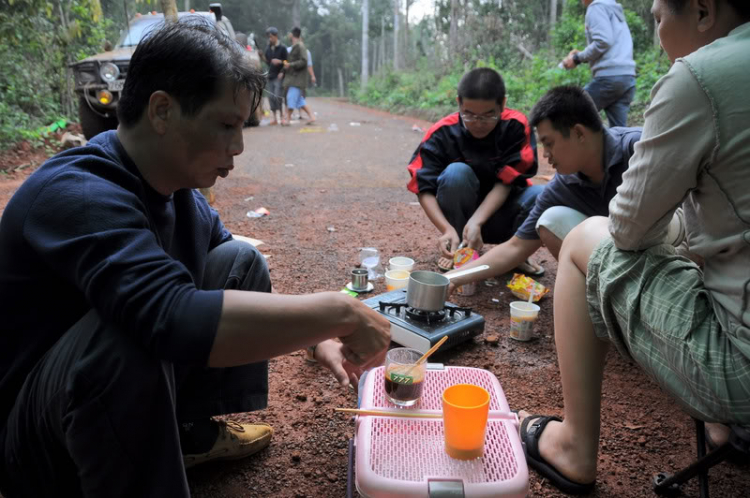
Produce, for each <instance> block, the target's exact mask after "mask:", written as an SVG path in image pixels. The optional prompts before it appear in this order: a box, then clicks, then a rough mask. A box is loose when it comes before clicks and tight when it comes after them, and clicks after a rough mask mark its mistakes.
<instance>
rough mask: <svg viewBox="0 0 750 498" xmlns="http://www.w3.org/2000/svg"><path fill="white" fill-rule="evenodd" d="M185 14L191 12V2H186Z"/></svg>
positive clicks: (187, 0)
mask: <svg viewBox="0 0 750 498" xmlns="http://www.w3.org/2000/svg"><path fill="white" fill-rule="evenodd" d="M185 12H190V0H185Z"/></svg>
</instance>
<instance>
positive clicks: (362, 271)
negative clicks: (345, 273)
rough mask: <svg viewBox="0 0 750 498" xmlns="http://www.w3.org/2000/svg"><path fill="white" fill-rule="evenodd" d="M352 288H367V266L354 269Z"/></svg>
mask: <svg viewBox="0 0 750 498" xmlns="http://www.w3.org/2000/svg"><path fill="white" fill-rule="evenodd" d="M352 290H355V291H363V290H367V268H355V269H353V270H352Z"/></svg>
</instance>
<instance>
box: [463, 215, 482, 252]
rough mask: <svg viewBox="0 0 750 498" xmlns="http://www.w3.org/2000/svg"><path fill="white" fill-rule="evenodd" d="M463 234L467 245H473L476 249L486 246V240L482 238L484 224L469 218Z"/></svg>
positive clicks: (479, 249)
mask: <svg viewBox="0 0 750 498" xmlns="http://www.w3.org/2000/svg"><path fill="white" fill-rule="evenodd" d="M463 235H464V237H463V240H464V242H466V247H471V248H472V249H474V250H476V251H481V250H482V247H483V246H484V241H483V240H482V225H480V224H479V223H475V222H472V221H471V220H469V222H468V223H467V224H466V226H464V234H463Z"/></svg>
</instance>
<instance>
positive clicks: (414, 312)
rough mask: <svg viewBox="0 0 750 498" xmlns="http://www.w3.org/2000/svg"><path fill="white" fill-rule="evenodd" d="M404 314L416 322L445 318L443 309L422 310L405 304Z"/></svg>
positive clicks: (428, 321)
mask: <svg viewBox="0 0 750 498" xmlns="http://www.w3.org/2000/svg"><path fill="white" fill-rule="evenodd" d="M406 316H407V317H408V318H411V319H412V320H415V321H417V322H425V323H435V322H439V321H441V320H442V319H444V318H445V309H442V310H439V311H424V310H419V309H417V308H412V307H411V306H407V307H406Z"/></svg>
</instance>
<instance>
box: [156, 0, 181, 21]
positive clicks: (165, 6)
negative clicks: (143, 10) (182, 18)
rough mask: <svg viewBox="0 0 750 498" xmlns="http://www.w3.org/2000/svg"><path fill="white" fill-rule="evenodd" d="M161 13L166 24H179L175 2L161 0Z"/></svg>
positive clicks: (172, 0) (173, 0)
mask: <svg viewBox="0 0 750 498" xmlns="http://www.w3.org/2000/svg"><path fill="white" fill-rule="evenodd" d="M159 4H160V5H161V11H162V12H164V20H165V21H166V22H177V3H176V2H175V0H159Z"/></svg>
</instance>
